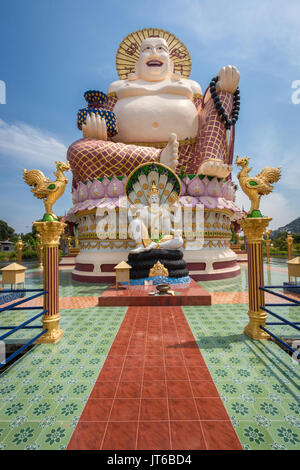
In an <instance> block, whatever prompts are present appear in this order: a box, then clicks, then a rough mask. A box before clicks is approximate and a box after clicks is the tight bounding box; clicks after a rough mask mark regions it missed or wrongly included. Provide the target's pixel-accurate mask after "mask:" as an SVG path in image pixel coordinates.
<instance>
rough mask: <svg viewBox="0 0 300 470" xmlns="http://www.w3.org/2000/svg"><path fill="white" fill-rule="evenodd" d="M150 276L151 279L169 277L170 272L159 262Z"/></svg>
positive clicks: (152, 269) (151, 270) (150, 272)
mask: <svg viewBox="0 0 300 470" xmlns="http://www.w3.org/2000/svg"><path fill="white" fill-rule="evenodd" d="M148 276H149V277H153V276H165V277H169V271H168V270H167V268H166V267H165V266H164V265H163V264H162V263H161V262H160V261H157V263H155V264H154V266H153V267H152V268H151V269H150V271H149V275H148Z"/></svg>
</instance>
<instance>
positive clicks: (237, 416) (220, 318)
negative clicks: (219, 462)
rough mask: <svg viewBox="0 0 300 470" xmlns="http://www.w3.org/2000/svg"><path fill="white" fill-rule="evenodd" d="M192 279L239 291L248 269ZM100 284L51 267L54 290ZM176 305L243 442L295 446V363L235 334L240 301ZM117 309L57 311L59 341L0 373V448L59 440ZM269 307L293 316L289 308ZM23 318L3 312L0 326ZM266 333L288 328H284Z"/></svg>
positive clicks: (74, 417) (275, 280) (59, 444)
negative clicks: (54, 274)
mask: <svg viewBox="0 0 300 470" xmlns="http://www.w3.org/2000/svg"><path fill="white" fill-rule="evenodd" d="M283 267H284V266H283ZM41 280H42V278H41V273H40V271H39V270H37V269H32V268H30V269H29V270H28V271H27V287H30V288H33V287H36V288H40V287H41ZM286 280H287V274H286V273H284V272H280V271H276V270H275V271H273V270H272V271H270V270H268V269H266V268H265V283H266V284H282V282H283V281H286ZM201 285H202V286H203V287H204V288H205V289H207V290H208V291H211V292H216V291H219V292H235V291H236V292H241V291H246V290H247V289H248V285H247V269H246V267H245V266H242V268H241V276H240V277H237V278H234V279H228V280H223V281H210V282H201ZM105 288H106V286H99V285H88V284H87V285H83V284H79V283H75V282H73V281H72V280H71V272H70V270H65V271H61V272H60V296H61V297H73V296H75V297H78V296H98V295H99V292H100V291H101V290H103V289H105ZM274 302H276V298H274ZM183 310H184V313H185V315H186V318H187V320H188V322H189V324H190V327H191V329H192V331H193V333H194V335H195V338H196V340H197V342H198V345H199V347H200V349H201V352H202V354H203V356H204V358H205V361H206V363H207V366H208V367H209V370H210V372H211V374H212V377H213V379H214V381H215V383H216V386H217V388H218V390H219V393H220V395H221V397H222V399H223V400H224V404H225V406H226V408H227V411H228V413H229V416H230V418H231V420H232V422H233V424H234V426H235V429H236V431H237V433H238V436H239V438H240V440H241V442H242V444H243V446H244V448H245V449H300V400H299V383H300V382H299V367H300V366H299V365H298V364H295V363H293V362H292V359H291V358H290V357H289V356H288V355H287V354H286V353H284V352H283V351H282V350H281V349H280V348H279V347H278V346H276V345H275V344H274V343H272V342H255V341H252V340H250V339H249V338H247V337H246V336H244V334H243V329H244V327H245V325H246V323H247V321H248V317H247V310H248V307H247V305H245V304H234V305H232V304H226V305H213V306H210V307H184V308H183ZM125 312H126V308H125V307H112V308H109V307H104V308H99V307H94V308H86V309H73V310H62V312H61V313H62V320H61V325H62V328H63V330H64V331H65V336H64V337H63V339H62V340H61V341H60V342H59V343H58V344H57V345H40V346H37V347H35V348H34V349H33V350H31V351H30V353H28V354H26V355H25V356H24V357H23V359H22V360H21V361H18V362H17V363H15V364H14V365H13V366H12V367H10V368H9V369H8V370H7V371H6V372H5V373H3V374H2V375H1V376H0V449H15V448H16V449H48V448H50V449H64V448H65V447H66V445H67V444H68V442H69V439H70V437H71V434H72V432H73V430H74V427H75V425H76V423H77V421H78V418H79V416H80V414H81V412H82V410H83V407H84V404H85V402H86V400H87V398H88V396H89V394H90V392H91V390H92V387H93V385H94V383H95V380H96V378H97V376H98V374H99V372H100V369H101V365H102V364H103V363H104V361H105V358H106V356H107V354H108V351H109V349H110V346H111V344H112V341H113V339H114V337H115V335H116V333H117V331H118V329H119V326H120V324H121V322H122V320H123V318H124V315H125ZM276 312H278V313H279V314H280V313H284V316H285V317H287V318H289V319H290V320H294V321H296V320H297V318H299V313H298V309H296V308H293V307H289V308H278V309H276ZM30 316H31V314H30V313H29V312H26V313H25V312H22V311H17V312H5V314H4V315H3V314H1V324H2V325H8V324H18V323H20V322H21V321H24V320H25V319H26V318H29V317H30ZM298 321H299V320H298ZM36 324H40V320H37V321H36ZM272 331H274V332H276V333H277V334H279V335H282V336H284V335H289V336H290V335H291V334H293V330H291V329H290V328H289V327H281V326H280V327H279V326H276V327H275V326H273V327H272ZM27 333H28V332H27V331H26V330H25V332H24V331H23V332H18V333H17V334H15V335H14V338H15V339H18V338H24V337H29V336H28V335H27ZM30 335H31V333H30Z"/></svg>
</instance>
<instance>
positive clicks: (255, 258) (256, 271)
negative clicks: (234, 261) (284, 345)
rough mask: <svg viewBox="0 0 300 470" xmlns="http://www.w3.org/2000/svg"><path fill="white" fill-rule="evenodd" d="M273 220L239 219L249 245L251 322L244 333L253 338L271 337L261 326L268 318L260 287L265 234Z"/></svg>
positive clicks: (262, 282) (264, 218)
mask: <svg viewBox="0 0 300 470" xmlns="http://www.w3.org/2000/svg"><path fill="white" fill-rule="evenodd" d="M271 220H272V219H271V218H270V217H246V218H245V219H243V220H241V221H239V224H240V225H241V227H242V229H243V232H244V234H245V236H246V238H247V247H248V293H249V311H248V316H249V323H248V325H247V326H246V328H245V330H244V333H245V334H246V335H247V336H249V337H250V338H252V339H269V335H268V334H267V333H265V332H264V331H263V330H262V329H261V328H260V327H259V326H260V325H262V326H264V327H265V326H266V319H267V313H266V312H264V311H263V310H261V308H260V306H262V307H264V306H265V294H264V291H261V290H260V289H259V287H264V267H263V265H264V264H263V250H262V243H263V234H264V232H265V230H266V228H267V226H268V225H269V222H270V221H271Z"/></svg>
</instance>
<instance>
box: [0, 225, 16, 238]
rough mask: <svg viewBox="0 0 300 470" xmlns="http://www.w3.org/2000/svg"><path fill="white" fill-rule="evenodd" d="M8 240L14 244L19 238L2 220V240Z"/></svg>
mask: <svg viewBox="0 0 300 470" xmlns="http://www.w3.org/2000/svg"><path fill="white" fill-rule="evenodd" d="M8 238H9V239H10V240H11V241H12V242H14V241H16V240H17V238H18V236H17V234H16V232H15V231H14V229H13V228H12V227H10V226H9V225H8V224H7V223H6V222H4V220H0V240H7V239H8Z"/></svg>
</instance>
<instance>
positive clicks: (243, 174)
mask: <svg viewBox="0 0 300 470" xmlns="http://www.w3.org/2000/svg"><path fill="white" fill-rule="evenodd" d="M249 160H250V158H249V157H244V158H239V157H238V156H237V157H236V161H235V163H236V165H238V166H240V167H241V168H242V169H241V171H240V172H239V173H238V175H237V177H238V180H239V182H240V186H241V188H242V190H243V191H244V193H245V194H246V195H247V196H248V198H249V199H250V201H251V208H250V211H249V212H248V217H262V214H261V212H260V210H259V204H260V198H261V196H262V195H264V194H270V193H271V192H272V191H273V189H274V187H273V186H272V184H271V183H276V182H277V181H278V180H279V179H280V176H281V168H280V167H279V168H273V167H271V166H267V167H266V168H264V169H263V170H261V172H260V173H259V174H258V175H256V176H254V177H251V176H249V175H248V173H250V171H251V170H252V168H248V165H249Z"/></svg>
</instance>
